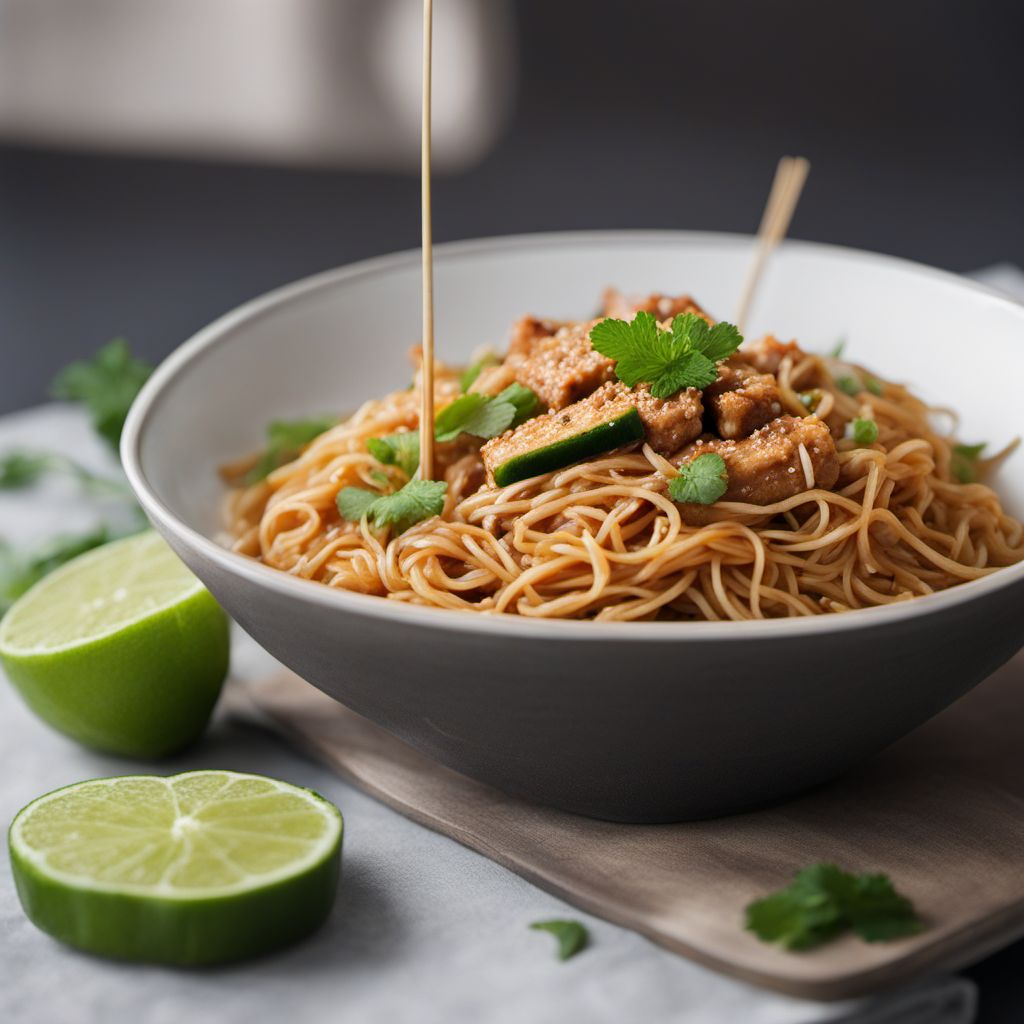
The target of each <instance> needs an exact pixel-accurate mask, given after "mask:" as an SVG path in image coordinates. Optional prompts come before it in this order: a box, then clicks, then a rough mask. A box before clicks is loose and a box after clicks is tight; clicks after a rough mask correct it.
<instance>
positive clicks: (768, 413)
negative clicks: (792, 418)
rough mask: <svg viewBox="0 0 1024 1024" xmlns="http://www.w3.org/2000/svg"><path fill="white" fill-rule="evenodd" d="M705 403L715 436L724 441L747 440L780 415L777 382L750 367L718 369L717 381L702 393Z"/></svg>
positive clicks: (780, 397)
mask: <svg viewBox="0 0 1024 1024" xmlns="http://www.w3.org/2000/svg"><path fill="white" fill-rule="evenodd" d="M704 401H705V403H706V405H707V407H708V410H709V411H710V413H711V418H712V420H713V422H714V427H715V433H716V434H717V435H718V436H719V437H724V438H726V439H734V438H738V437H746V436H747V434H752V433H753V432H754V431H755V430H757V429H758V427H763V426H764V425H765V424H766V423H770V422H771V421H772V420H773V419H775V418H776V417H777V416H781V415H782V396H781V395H780V394H779V385H778V382H777V381H776V380H775V378H774V377H773V376H772V375H771V374H770V373H758V372H757V371H756V370H754V369H753V368H751V367H749V366H741V365H736V364H733V365H726V364H724V363H723V364H722V365H721V366H719V368H718V380H716V381H715V382H714V384H712V385H711V386H710V387H708V388H706V389H705V391H704Z"/></svg>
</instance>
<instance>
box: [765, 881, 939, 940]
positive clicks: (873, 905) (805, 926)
mask: <svg viewBox="0 0 1024 1024" xmlns="http://www.w3.org/2000/svg"><path fill="white" fill-rule="evenodd" d="M746 926H747V929H748V930H749V931H752V932H753V933H754V934H755V935H756V936H757V937H758V938H759V939H760V940H761V941H762V942H778V943H779V944H780V945H782V946H783V947H785V948H786V949H790V950H804V949H811V948H813V947H814V946H819V945H821V944H822V943H823V942H828V941H829V940H830V939H834V938H836V936H838V935H840V934H842V933H843V932H844V931H847V930H848V929H851V930H853V931H854V932H855V933H856V934H857V935H859V936H860V937H861V938H862V939H863V940H864V941H865V942H887V941H889V940H890V939H898V938H901V937H902V936H905V935H913V934H914V933H916V932H919V931H920V930H921V928H922V927H923V926H922V923H921V920H920V918H919V917H918V915H917V913H916V912H915V910H914V905H913V904H912V903H911V902H910V900H908V899H907V898H906V897H905V896H901V895H900V894H899V893H898V892H896V889H895V888H894V886H893V884H892V881H891V880H890V879H889V878H888V877H887V876H886V875H868V874H863V875H855V874H851V873H850V872H847V871H843V870H842V869H841V868H838V867H836V865H835V864H814V865H812V866H811V867H809V868H804V870H802V871H798V872H797V874H796V875H795V876H794V878H793V881H792V882H791V883H790V884H789V885H787V886H786V887H785V888H783V889H779V890H778V891H777V892H773V893H771V894H770V895H769V896H765V897H764V898H763V899H760V900H755V901H754V902H753V903H751V904H750V905H749V906H748V907H747V911H746Z"/></svg>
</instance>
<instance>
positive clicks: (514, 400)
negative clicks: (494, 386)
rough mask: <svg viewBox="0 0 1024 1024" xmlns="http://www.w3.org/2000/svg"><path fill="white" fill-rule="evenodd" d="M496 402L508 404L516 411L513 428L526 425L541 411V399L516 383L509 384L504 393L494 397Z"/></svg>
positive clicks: (500, 392) (501, 392)
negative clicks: (521, 424) (522, 424)
mask: <svg viewBox="0 0 1024 1024" xmlns="http://www.w3.org/2000/svg"><path fill="white" fill-rule="evenodd" d="M494 401H495V402H507V403H508V404H509V405H511V406H512V408H513V409H515V411H516V413H515V417H514V418H513V420H512V426H513V427H518V426H519V424H520V423H525V422H526V420H528V419H530V418H531V417H533V416H536V415H537V413H538V412H539V411H540V399H539V398H538V397H537V396H536V395H535V394H534V393H533V392H532V391H531V390H530V389H529V388H525V387H523V385H522V384H518V383H515V382H513V383H512V384H509V386H508V387H507V388H505V390H504V391H499V392H498V394H497V395H495V396H494Z"/></svg>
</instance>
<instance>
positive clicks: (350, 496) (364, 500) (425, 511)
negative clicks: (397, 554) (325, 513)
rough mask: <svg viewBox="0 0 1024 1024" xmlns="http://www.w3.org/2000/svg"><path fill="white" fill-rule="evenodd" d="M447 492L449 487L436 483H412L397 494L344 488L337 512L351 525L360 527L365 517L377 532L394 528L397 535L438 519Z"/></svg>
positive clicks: (429, 481) (427, 481)
mask: <svg viewBox="0 0 1024 1024" xmlns="http://www.w3.org/2000/svg"><path fill="white" fill-rule="evenodd" d="M447 490H448V485H447V484H446V483H442V482H439V481H437V480H410V481H409V483H407V484H406V485H405V486H404V487H403V488H402V489H401V490H400V491H396V492H395V493H394V494H377V493H376V492H375V491H368V490H366V489H365V488H363V487H343V488H342V489H341V490H340V491H339V492H338V499H337V504H338V511H339V512H340V513H341V516H342V518H343V519H347V520H349V521H350V522H356V523H357V522H359V521H360V520H362V519H363V517H364V516H365V517H366V518H367V519H368V520H371V521H372V522H373V525H374V526H375V527H376V528H377V529H378V530H382V529H384V527H386V526H393V527H394V528H395V533H396V534H397V533H404V532H405V531H406V530H408V529H409V527H410V526H415V525H416V523H419V522H422V521H423V520H424V519H432V518H433V517H434V516H439V515H440V514H441V513H442V512H443V511H444V496H445V492H446V491H447Z"/></svg>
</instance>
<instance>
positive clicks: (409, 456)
mask: <svg viewBox="0 0 1024 1024" xmlns="http://www.w3.org/2000/svg"><path fill="white" fill-rule="evenodd" d="M366 447H367V449H368V450H369V452H370V454H371V455H372V456H373V457H374V458H375V459H376V460H377V461H378V462H381V463H383V464H384V465H385V466H398V468H399V469H400V470H401V471H402V472H403V473H404V474H405V475H406V476H408V477H412V476H413V475H415V473H416V470H417V469H418V468H419V464H420V435H419V434H418V433H417V432H416V431H415V430H407V431H405V432H404V433H401V434H388V435H387V436H385V437H371V438H370V439H369V440H368V441H367V442H366ZM384 479H385V481H386V480H387V477H385V478H384Z"/></svg>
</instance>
